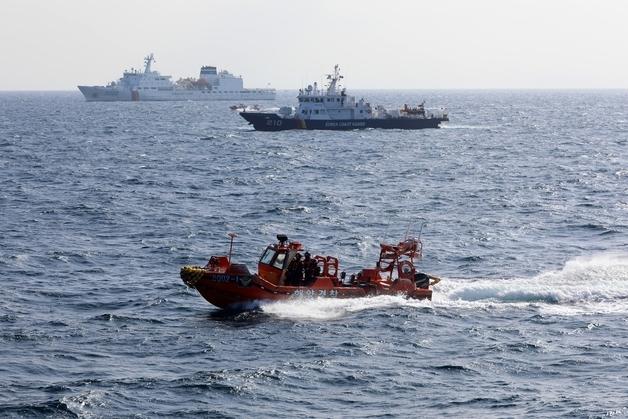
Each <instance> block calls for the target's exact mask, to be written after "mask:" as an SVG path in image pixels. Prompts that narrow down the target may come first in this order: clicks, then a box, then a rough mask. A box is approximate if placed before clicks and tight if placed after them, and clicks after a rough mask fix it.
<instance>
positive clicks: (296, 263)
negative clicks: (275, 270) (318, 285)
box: [286, 253, 303, 285]
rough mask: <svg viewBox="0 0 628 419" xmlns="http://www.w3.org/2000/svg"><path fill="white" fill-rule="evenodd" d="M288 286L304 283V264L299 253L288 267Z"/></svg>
mask: <svg viewBox="0 0 628 419" xmlns="http://www.w3.org/2000/svg"><path fill="white" fill-rule="evenodd" d="M286 280H287V282H288V285H301V284H302V283H303V262H301V254H300V253H297V254H296V255H294V258H293V259H292V260H291V261H290V264H289V265H288V272H287V274H286Z"/></svg>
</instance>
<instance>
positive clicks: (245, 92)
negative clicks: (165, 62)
mask: <svg viewBox="0 0 628 419" xmlns="http://www.w3.org/2000/svg"><path fill="white" fill-rule="evenodd" d="M78 88H79V90H80V91H81V93H83V96H85V100H87V101H88V102H135V101H137V102H147V101H151V102H154V101H177V100H181V101H185V100H193V101H209V100H234V101H245V100H274V99H275V90H274V89H242V90H240V91H219V90H209V89H176V88H173V89H165V90H159V89H139V90H133V91H132V90H129V89H121V88H116V87H105V86H78Z"/></svg>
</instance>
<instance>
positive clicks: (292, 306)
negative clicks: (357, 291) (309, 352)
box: [260, 295, 431, 320]
mask: <svg viewBox="0 0 628 419" xmlns="http://www.w3.org/2000/svg"><path fill="white" fill-rule="evenodd" d="M430 305H431V303H430V302H429V301H427V300H410V299H407V298H405V297H403V296H401V295H380V296H377V297H363V298H348V299H332V298H313V299H292V300H285V301H278V302H274V303H266V304H262V305H261V306H260V309H261V310H262V311H263V312H264V313H266V314H270V315H274V316H276V317H280V318H288V319H294V320H333V319H338V318H342V317H345V316H347V315H350V314H352V313H357V312H360V311H364V310H373V309H382V308H387V309H388V308H394V307H429V306H430Z"/></svg>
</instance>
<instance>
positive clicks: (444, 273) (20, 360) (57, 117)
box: [0, 90, 628, 418]
mask: <svg viewBox="0 0 628 419" xmlns="http://www.w3.org/2000/svg"><path fill="white" fill-rule="evenodd" d="M356 93H358V94H361V93H362V94H364V95H365V96H367V97H368V98H369V99H370V100H371V101H372V102H374V103H384V104H388V105H402V104H403V103H417V102H420V101H422V100H423V99H425V100H427V103H428V105H446V106H447V107H448V108H449V110H450V115H451V122H450V123H449V124H447V125H446V127H444V128H443V129H440V130H424V131H395V130H393V131H381V130H367V131H349V132H315V131H310V132H308V131H288V132H279V133H262V132H255V131H252V130H251V129H250V128H249V127H248V126H247V125H246V123H245V122H244V121H243V120H242V119H241V118H239V117H238V116H237V114H235V113H233V112H231V111H230V110H229V109H228V105H230V103H225V102H215V103H200V102H171V103H86V102H84V101H83V99H82V97H81V96H80V94H79V93H78V92H67V93H64V92H61V93H0V287H1V289H2V298H1V299H0V416H2V417H7V416H8V417H31V416H47V417H157V416H168V417H175V416H176V417H186V416H189V417H198V416H200V417H223V418H231V417H237V418H239V417H243V418H249V417H271V416H272V417H277V416H280V417H295V416H302V417H417V416H425V417H441V416H452V415H453V416H457V417H482V418H484V417H517V416H533V417H552V418H553V417H560V416H563V417H607V416H626V415H628V367H626V365H627V362H628V351H627V350H626V348H628V320H627V319H628V317H627V314H628V240H627V233H628V116H627V115H628V105H627V103H628V100H627V98H628V95H627V93H626V92H625V91H612V90H611V91H396V92H388V91H369V92H356ZM293 96H294V92H282V93H281V94H280V95H279V97H278V99H277V101H276V104H293V103H294V97H293ZM422 221H426V222H427V225H426V226H425V228H424V229H423V236H422V238H423V241H424V245H425V258H424V261H423V263H422V270H424V271H427V272H430V273H432V274H434V275H438V276H441V277H443V278H444V279H443V281H442V282H441V283H440V284H439V285H437V286H436V287H435V289H434V299H433V301H432V302H425V301H407V300H405V299H403V298H401V297H376V298H367V299H355V300H344V301H343V300H305V301H288V302H281V303H271V304H263V305H262V306H261V307H260V309H259V310H255V311H251V312H244V313H225V312H222V311H220V310H218V309H216V308H215V307H213V306H211V305H210V304H208V303H207V302H205V301H204V300H203V299H202V298H201V297H200V296H199V295H198V294H197V293H196V292H195V291H193V290H190V289H188V288H186V287H185V285H184V284H183V283H182V282H181V280H180V279H179V276H178V275H179V268H180V266H181V265H185V264H202V263H204V262H205V261H206V260H207V258H208V257H209V255H211V254H222V253H224V252H226V250H227V246H228V239H227V237H226V233H227V232H230V231H235V232H237V233H238V234H239V237H238V239H237V242H236V245H235V255H234V259H235V260H237V261H239V262H244V263H247V264H248V265H249V267H250V268H252V269H254V268H255V264H256V261H257V258H258V257H259V254H260V253H261V251H262V250H263V248H264V246H265V245H266V244H267V243H269V242H272V241H274V239H275V234H276V233H286V234H288V235H289V236H290V237H291V238H293V239H296V240H299V241H302V242H303V243H304V244H305V245H306V246H307V247H308V248H309V249H312V251H313V252H316V253H321V254H330V255H336V256H338V257H339V258H340V260H341V268H342V269H344V270H346V271H349V272H351V271H355V270H357V269H359V268H361V267H364V266H367V265H373V264H374V262H375V260H376V258H377V254H378V244H379V242H380V241H390V242H394V241H395V240H398V239H399V238H401V237H402V236H403V235H404V234H405V232H406V231H407V229H408V228H409V227H410V228H411V229H412V228H415V229H416V228H418V227H417V226H418V225H420V224H421V222H422Z"/></svg>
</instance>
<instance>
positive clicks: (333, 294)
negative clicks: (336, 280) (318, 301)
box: [292, 289, 338, 298]
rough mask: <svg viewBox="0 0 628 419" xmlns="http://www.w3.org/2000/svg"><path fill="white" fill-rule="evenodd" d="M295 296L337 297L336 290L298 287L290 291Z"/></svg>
mask: <svg viewBox="0 0 628 419" xmlns="http://www.w3.org/2000/svg"><path fill="white" fill-rule="evenodd" d="M292 295H293V296H295V297H309V298H311V297H326V298H336V297H338V291H337V290H314V289H307V290H303V289H299V290H296V291H294V292H293V293H292Z"/></svg>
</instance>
